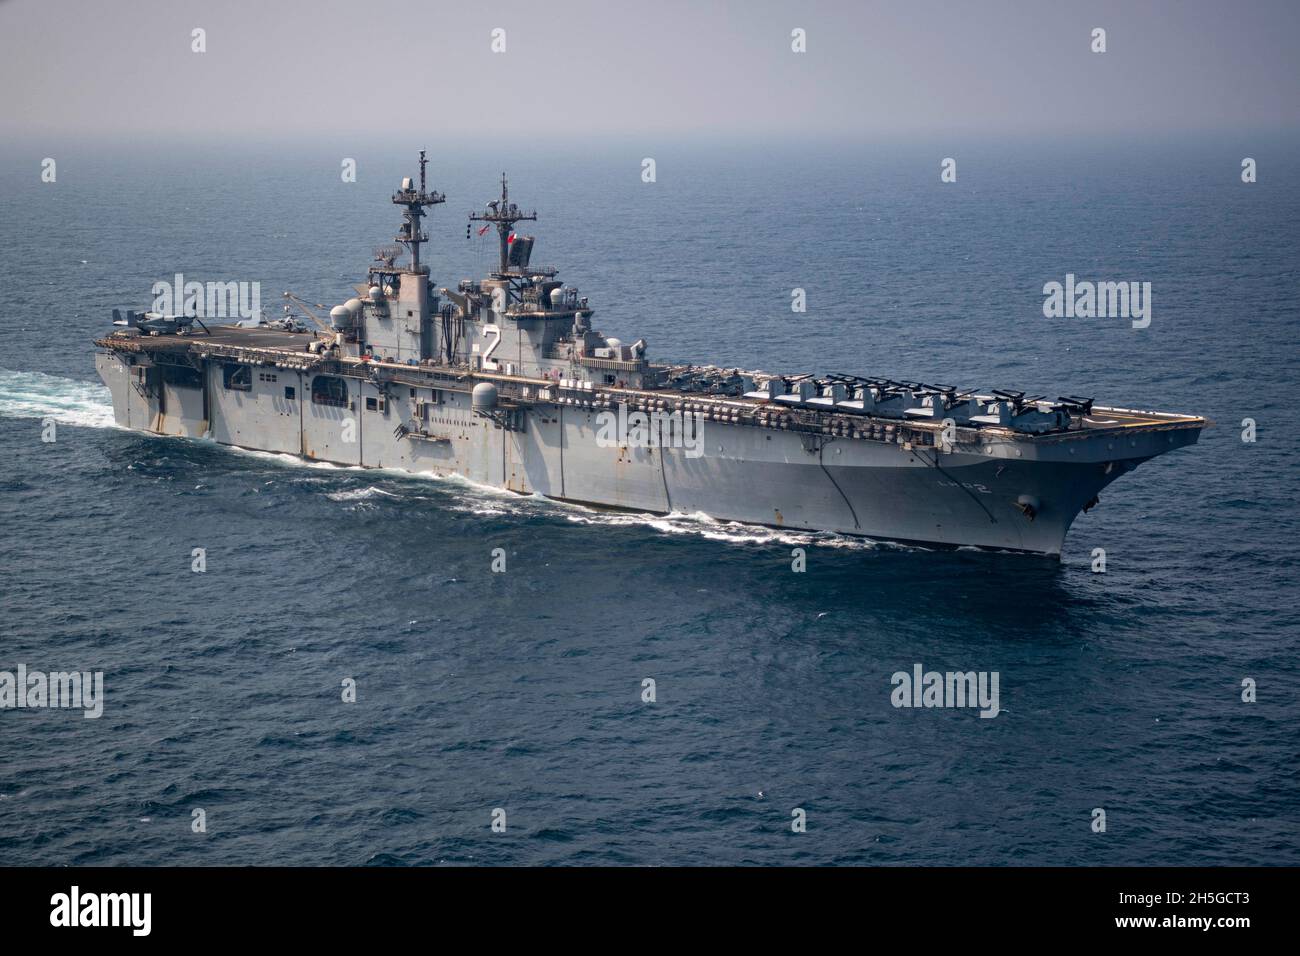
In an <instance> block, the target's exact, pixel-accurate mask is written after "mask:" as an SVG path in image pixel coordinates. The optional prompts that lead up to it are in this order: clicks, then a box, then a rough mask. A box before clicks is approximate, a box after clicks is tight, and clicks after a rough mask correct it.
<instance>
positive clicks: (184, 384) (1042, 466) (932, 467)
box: [96, 343, 1200, 556]
mask: <svg viewBox="0 0 1300 956" xmlns="http://www.w3.org/2000/svg"><path fill="white" fill-rule="evenodd" d="M101 344H102V343H101ZM194 364H195V365H197V367H198V369H197V371H196V372H195V373H191V374H187V375H186V376H184V377H182V378H181V379H180V380H177V377H176V376H169V375H166V374H163V373H162V371H161V369H160V368H159V367H157V366H153V365H151V364H150V360H149V359H148V357H147V356H144V355H139V354H135V355H131V354H124V353H122V352H119V351H116V350H113V349H105V350H102V351H101V352H100V353H99V354H98V355H97V358H96V365H97V368H98V370H99V374H100V376H101V377H102V378H103V380H104V382H105V384H106V385H107V386H108V388H109V391H110V392H111V394H112V400H113V409H114V414H115V416H116V419H117V422H118V424H119V425H122V426H124V427H126V428H131V429H135V430H138V431H144V432H151V433H154V434H159V435H168V436H177V437H189V438H209V439H211V440H213V441H216V442H218V443H220V444H224V445H231V446H238V447H242V448H249V449H257V450H262V451H268V452H277V453H284V454H289V455H295V456H299V457H301V458H303V459H304V460H310V461H324V462H332V463H335V464H338V465H345V466H359V467H368V468H384V469H395V470H400V471H407V472H412V473H423V474H435V475H443V476H446V475H457V476H461V477H463V478H466V479H468V480H470V481H473V482H477V483H480V484H484V485H488V486H492V487H496V488H502V489H508V490H510V491H514V492H518V493H521V494H541V495H545V496H547V497H550V498H554V499H558V500H562V501H570V502H576V503H582V504H587V505H592V506H598V507H605V508H616V509H627V510H633V511H644V512H653V513H674V512H676V513H685V514H697V513H699V514H704V515H707V516H709V517H711V518H714V519H718V520H724V521H737V522H744V523H750V524H757V525H766V526H773V527H780V528H788V529H794V530H800V531H828V532H835V533H840V534H846V535H858V536H864V537H869V538H875V539H881V540H891V541H901V542H914V543H921V544H926V545H933V546H971V547H977V548H987V549H998V550H1008V551H1017V552H1030V553H1035V554H1043V555H1052V556H1059V555H1060V553H1061V550H1062V546H1063V543H1064V540H1065V537H1066V533H1067V532H1068V531H1069V528H1070V525H1071V524H1072V522H1073V521H1074V519H1075V517H1076V516H1077V515H1078V514H1079V512H1080V511H1081V509H1083V508H1084V507H1085V505H1087V504H1088V503H1089V502H1091V501H1093V500H1094V499H1095V497H1096V496H1097V494H1098V492H1099V491H1100V490H1101V489H1102V488H1104V487H1105V486H1106V485H1108V484H1109V483H1110V482H1111V481H1113V480H1114V479H1115V478H1117V477H1119V476H1120V475H1121V474H1123V473H1124V472H1126V471H1128V470H1130V469H1132V468H1133V467H1136V465H1138V464H1140V463H1141V462H1142V461H1145V460H1146V459H1148V458H1151V457H1153V456H1155V455H1158V454H1161V453H1163V452H1165V451H1169V450H1171V449H1173V448H1176V447H1181V446H1183V445H1187V444H1191V443H1192V442H1195V441H1196V439H1197V437H1198V436H1199V433H1200V428H1199V426H1198V427H1177V426H1175V425H1170V427H1165V428H1159V427H1151V422H1150V420H1149V419H1146V418H1143V419H1140V421H1143V422H1146V426H1147V427H1141V428H1130V429H1128V430H1124V429H1119V430H1115V429H1102V430H1098V431H1096V432H1095V433H1080V432H1074V433H1067V434H1063V435H1060V436H1055V437H1054V438H1049V439H1046V440H1044V439H1043V438H1041V437H1040V438H1039V439H1037V440H1035V441H1032V442H1031V441H1023V440H1014V439H1009V440H998V439H995V438H992V437H989V436H987V435H984V436H979V437H976V438H975V439H974V441H973V442H968V443H966V444H961V443H959V444H957V445H956V446H955V447H952V448H951V449H950V450H946V451H942V452H941V451H940V450H938V449H936V448H935V447H934V446H932V445H931V446H929V447H926V446H923V445H920V444H915V443H913V442H908V441H906V440H904V437H903V433H902V432H901V431H900V432H899V434H898V435H897V436H894V437H893V438H892V439H891V440H887V441H871V440H862V439H861V438H854V437H843V436H837V435H830V434H816V433H808V432H798V431H791V430H783V429H781V428H778V427H764V426H762V425H757V424H752V423H742V422H732V421H726V420H716V421H715V420H709V421H705V422H703V423H702V426H701V428H702V430H701V432H700V438H701V441H700V443H699V447H697V448H695V449H692V450H688V449H685V448H682V447H655V445H670V444H671V440H668V439H665V438H664V436H662V435H658V436H656V437H657V438H658V439H660V440H659V441H657V442H652V443H651V446H650V447H641V446H638V445H636V444H627V443H624V444H616V445H613V446H608V443H602V442H600V441H598V438H599V434H600V418H599V416H600V415H601V414H602V412H603V411H604V410H606V409H608V408H609V407H611V396H609V395H606V396H604V397H603V399H602V397H601V396H599V395H594V396H580V397H579V398H576V399H575V398H564V397H562V396H560V395H559V394H554V395H553V400H546V399H545V398H543V396H546V395H551V394H552V393H551V391H550V390H548V389H542V388H536V389H531V390H530V389H529V387H528V386H527V385H525V386H523V388H522V390H521V392H522V394H525V395H528V396H529V401H527V402H521V403H517V404H514V405H513V406H512V407H511V408H509V409H508V410H504V411H502V410H498V413H497V414H484V413H483V412H482V410H478V409H476V408H475V407H474V404H473V399H472V395H471V392H472V388H473V386H474V384H475V383H476V382H478V381H484V380H494V379H495V380H498V381H500V380H501V379H503V378H504V377H503V376H489V375H483V374H482V373H477V374H475V373H462V374H460V375H458V376H455V377H454V378H452V377H447V376H442V377H440V378H437V379H434V378H432V377H431V376H432V373H426V372H423V371H422V370H419V369H411V368H405V367H401V366H394V367H392V368H390V369H388V370H384V369H383V368H382V367H381V366H380V365H378V364H377V363H370V364H369V365H368V366H366V367H364V368H358V369H356V370H355V374H354V375H348V374H342V375H339V376H337V377H341V378H342V379H343V380H344V381H346V383H347V397H346V399H344V400H342V401H343V404H327V403H323V402H320V401H315V400H313V396H314V394H315V392H314V383H313V379H314V378H315V377H316V374H317V373H316V372H313V370H311V369H310V368H305V369H295V368H292V367H283V366H284V365H285V364H286V363H283V362H280V363H271V362H268V363H267V364H265V365H253V366H249V368H250V374H249V375H248V381H247V382H246V383H244V382H242V381H241V382H240V383H239V384H240V386H241V387H237V388H231V387H229V383H228V381H227V376H226V374H225V369H226V368H227V365H226V364H225V363H223V362H221V361H216V360H212V359H207V358H205V359H199V360H198V361H197V362H195V363H194ZM289 364H292V363H289ZM245 384H246V386H247V387H242V386H243V385H245ZM501 384H503V385H505V384H507V383H505V382H502V383H501ZM615 398H621V396H615ZM1096 413H1097V415H1098V416H1102V415H1107V414H1110V415H1115V416H1121V417H1122V416H1125V415H1137V414H1138V413H1124V412H1120V411H1118V410H1107V409H1097V412H1096ZM1144 414H1146V413H1144ZM417 418H418V422H417ZM1111 420H1112V421H1118V419H1111ZM1196 421H1197V422H1200V420H1199V419H1198V420H1196ZM413 423H414V425H415V427H412V424H413ZM1026 501H1030V502H1032V503H1033V507H1032V513H1030V511H1029V509H1027V508H1026V506H1025V502H1026Z"/></svg>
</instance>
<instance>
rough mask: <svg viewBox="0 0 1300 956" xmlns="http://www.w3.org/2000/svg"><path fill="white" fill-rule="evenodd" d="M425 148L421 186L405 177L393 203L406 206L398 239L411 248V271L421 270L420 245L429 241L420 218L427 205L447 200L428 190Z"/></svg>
mask: <svg viewBox="0 0 1300 956" xmlns="http://www.w3.org/2000/svg"><path fill="white" fill-rule="evenodd" d="M428 162H429V161H428V159H426V158H425V155H424V150H420V188H419V190H418V191H417V190H416V188H415V186H414V184H413V183H412V182H411V180H410V179H409V178H408V179H403V180H402V188H401V189H399V190H398V191H397V192H395V193H393V203H394V204H395V205H398V206H405V207H406V212H405V213H403V214H402V215H403V217H404V218H405V219H406V222H404V223H403V224H402V228H401V229H400V230H398V233H397V237H396V240H397V241H398V242H400V243H401V244H402V245H404V246H406V247H407V248H408V249H410V250H411V271H412V272H420V271H422V270H421V268H420V245H421V244H422V243H425V242H428V241H429V234H428V233H427V232H425V231H424V230H422V229H421V228H420V219H421V217H422V216H424V214H425V213H424V207H425V206H435V205H437V204H438V203H441V202H446V201H447V197H446V196H444V195H443V194H442V193H440V192H438V191H436V190H435V191H433V192H426V191H425V180H424V167H425V166H426V165H427V164H428Z"/></svg>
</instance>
